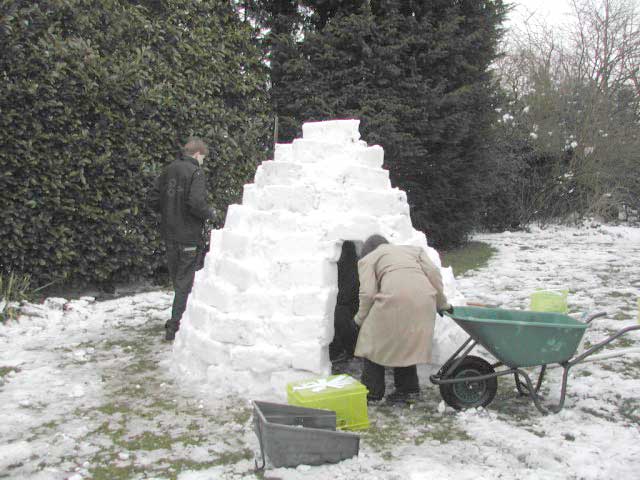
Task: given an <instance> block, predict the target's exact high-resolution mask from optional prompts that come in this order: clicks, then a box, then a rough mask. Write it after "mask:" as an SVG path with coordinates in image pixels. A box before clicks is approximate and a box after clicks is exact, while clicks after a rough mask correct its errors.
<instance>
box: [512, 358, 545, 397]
mask: <svg viewBox="0 0 640 480" xmlns="http://www.w3.org/2000/svg"><path fill="white" fill-rule="evenodd" d="M546 371H547V366H546V365H542V366H541V367H540V374H539V375H538V381H537V382H536V388H535V392H536V393H538V392H539V391H540V387H541V386H542V380H543V379H544V374H545V372H546ZM513 376H514V378H515V380H516V388H517V389H518V393H519V394H520V395H522V396H527V395H529V387H527V386H526V385H525V384H523V383H522V382H521V381H520V377H519V376H518V372H516V373H515V374H514V375H513Z"/></svg>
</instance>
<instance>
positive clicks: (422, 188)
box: [276, 0, 505, 246]
mask: <svg viewBox="0 0 640 480" xmlns="http://www.w3.org/2000/svg"><path fill="white" fill-rule="evenodd" d="M305 5H306V7H307V8H309V9H310V11H311V16H310V18H311V22H310V23H309V24H308V26H307V29H306V31H305V34H304V39H303V40H300V41H298V42H297V43H296V44H292V45H291V48H290V49H289V50H288V56H287V58H286V60H285V61H284V62H282V63H281V77H280V78H281V88H280V89H279V91H278V92H277V96H276V100H277V101H278V103H277V111H278V115H279V117H280V119H281V123H287V124H290V125H300V124H301V123H302V122H304V121H309V120H323V119H329V118H346V117H356V118H359V119H361V120H362V131H363V134H364V136H365V138H366V139H367V141H369V142H370V143H372V142H376V143H380V144H381V145H382V146H383V147H384V148H385V157H386V159H385V166H386V168H388V169H389V170H390V173H391V179H392V182H393V183H394V184H395V185H397V186H398V187H400V188H402V189H403V190H405V191H406V192H407V195H408V199H409V203H410V206H411V211H412V219H413V222H414V226H416V227H417V228H419V229H421V230H423V231H425V232H426V233H427V235H428V237H429V238H430V241H431V242H432V243H434V244H436V245H439V246H443V245H452V244H455V243H459V242H461V241H464V240H465V238H466V236H467V235H468V233H469V232H470V231H471V229H472V228H473V226H474V224H476V223H477V222H476V220H477V219H476V218H475V216H476V215H477V213H478V207H479V205H480V204H481V202H480V199H481V197H482V191H483V189H482V184H483V182H484V181H486V180H487V178H486V175H485V170H486V169H485V161H486V157H485V156H484V155H483V152H484V151H485V146H486V142H487V138H488V134H487V132H488V126H489V123H490V115H491V114H492V110H493V109H492V104H491V101H492V95H491V92H492V91H493V84H492V79H491V76H490V74H489V73H488V67H489V64H490V63H491V61H492V60H493V59H494V58H495V56H496V44H497V40H498V38H499V34H500V30H499V25H500V22H501V21H502V19H503V16H504V12H505V8H504V6H503V4H502V1H500V0H481V1H479V0H457V1H456V0H433V1H429V2H421V1H411V0H408V1H400V0H395V1H394V0H378V1H375V0H371V1H369V2H364V1H363V2H341V1H337V0H336V1H330V0H316V1H311V0H309V1H307V2H305ZM284 133H286V134H285V135H283V136H281V140H290V139H291V138H293V137H294V136H295V135H296V133H297V132H296V131H294V130H293V129H290V130H287V131H286V132H284Z"/></svg>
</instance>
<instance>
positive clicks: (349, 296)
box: [329, 240, 363, 364]
mask: <svg viewBox="0 0 640 480" xmlns="http://www.w3.org/2000/svg"><path fill="white" fill-rule="evenodd" d="M362 245H363V243H362V241H359V240H345V241H344V242H343V243H342V247H341V249H340V257H339V258H338V262H337V265H336V267H337V287H338V293H337V295H336V306H335V308H334V310H333V330H334V337H333V341H332V342H331V343H330V344H329V359H330V360H331V363H332V364H333V363H336V362H339V361H341V360H345V359H347V358H349V357H352V356H353V351H354V350H355V344H356V340H357V335H358V332H357V329H356V327H355V326H354V324H353V321H352V319H353V317H354V316H355V314H356V312H357V311H358V305H359V299H358V292H359V286H360V282H359V280H358V259H359V258H360V252H361V251H362Z"/></svg>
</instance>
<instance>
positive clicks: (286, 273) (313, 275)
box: [263, 258, 338, 289]
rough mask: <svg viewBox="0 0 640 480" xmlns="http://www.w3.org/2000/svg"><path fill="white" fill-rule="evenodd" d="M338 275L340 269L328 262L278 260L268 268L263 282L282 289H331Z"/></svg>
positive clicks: (318, 260) (321, 260)
mask: <svg viewBox="0 0 640 480" xmlns="http://www.w3.org/2000/svg"><path fill="white" fill-rule="evenodd" d="M337 275H338V267H337V266H336V265H335V264H334V263H332V262H329V261H328V260H324V259H318V258H313V259H310V260H293V261H286V260H278V261H275V262H274V263H272V264H270V265H269V266H268V269H267V270H266V276H265V277H263V282H264V284H271V285H272V287H273V288H281V289H291V288H304V287H313V286H315V287H329V286H331V285H334V284H335V283H336V277H337Z"/></svg>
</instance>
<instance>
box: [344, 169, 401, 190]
mask: <svg viewBox="0 0 640 480" xmlns="http://www.w3.org/2000/svg"><path fill="white" fill-rule="evenodd" d="M342 183H343V185H344V186H345V187H347V188H351V187H355V188H366V187H369V188H370V189H372V190H386V189H388V188H391V181H390V180H389V171H388V170H382V169H380V168H370V167H363V166H360V165H349V166H347V167H346V168H345V169H344V171H343V172H342Z"/></svg>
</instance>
